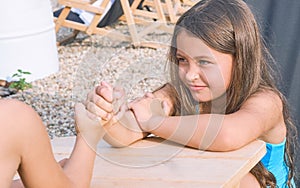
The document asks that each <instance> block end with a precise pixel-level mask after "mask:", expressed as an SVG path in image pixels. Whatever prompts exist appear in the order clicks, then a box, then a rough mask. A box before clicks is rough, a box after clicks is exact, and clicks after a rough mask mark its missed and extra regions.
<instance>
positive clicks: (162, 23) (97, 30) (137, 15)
mask: <svg viewBox="0 0 300 188" xmlns="http://www.w3.org/2000/svg"><path fill="white" fill-rule="evenodd" d="M109 1H110V0H103V1H102V3H101V4H100V5H98V6H94V5H93V3H94V2H95V0H93V1H88V0H59V1H58V2H59V4H61V5H63V6H64V8H63V10H62V11H61V13H60V15H59V16H58V18H54V19H55V24H56V28H55V29H56V32H58V31H59V29H60V28H61V27H67V28H72V29H74V33H73V35H72V36H71V38H73V37H76V35H77V34H78V32H79V31H82V32H85V33H87V34H88V35H92V34H100V35H107V36H108V37H111V38H113V39H118V40H122V41H128V42H131V43H132V44H133V45H134V46H145V47H152V48H157V47H158V46H161V45H162V44H158V43H157V42H153V41H146V40H144V39H143V36H145V35H147V34H149V33H151V32H154V31H155V30H156V29H163V30H165V31H167V32H169V33H171V32H172V31H173V27H172V26H168V25H167V21H166V16H165V13H164V10H163V9H164V8H163V6H164V5H163V4H162V2H161V0H145V1H148V2H150V1H152V4H151V6H152V8H153V9H154V10H153V11H151V12H149V11H148V10H141V9H138V6H139V5H140V4H141V3H143V2H142V0H132V1H131V2H132V4H131V5H130V3H129V0H116V1H120V2H121V6H122V10H123V13H124V15H123V16H122V18H121V20H124V21H126V23H127V26H128V30H129V35H126V34H124V33H121V32H119V31H117V30H116V29H109V28H107V27H98V23H99V22H100V20H101V17H102V16H103V14H104V13H105V8H106V6H107V5H108V3H109ZM72 8H77V9H80V10H84V11H87V12H91V13H94V16H93V19H92V21H91V22H90V24H88V25H86V24H84V23H78V22H75V21H71V20H67V19H66V18H67V16H68V15H69V13H70V11H71V9H72ZM136 24H143V25H145V26H146V28H145V29H143V30H142V31H140V32H138V31H137V28H136ZM68 39H69V38H67V40H68ZM64 41H65V40H64Z"/></svg>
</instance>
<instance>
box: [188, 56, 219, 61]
mask: <svg viewBox="0 0 300 188" xmlns="http://www.w3.org/2000/svg"><path fill="white" fill-rule="evenodd" d="M193 59H196V60H198V59H207V60H211V61H214V60H215V58H214V57H212V56H206V55H201V56H195V57H193Z"/></svg>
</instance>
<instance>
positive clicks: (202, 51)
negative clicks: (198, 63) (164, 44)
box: [176, 31, 215, 59]
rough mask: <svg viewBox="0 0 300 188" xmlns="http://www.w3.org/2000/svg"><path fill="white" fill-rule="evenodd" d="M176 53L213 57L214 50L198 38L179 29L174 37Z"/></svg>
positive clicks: (192, 56)
mask: <svg viewBox="0 0 300 188" xmlns="http://www.w3.org/2000/svg"><path fill="white" fill-rule="evenodd" d="M176 48H177V53H178V54H181V55H185V56H188V57H191V58H194V57H203V56H205V57H208V58H212V59H215V54H214V53H215V50H213V49H212V48H210V47H209V46H207V45H206V44H205V43H204V42H203V41H202V40H201V39H200V38H198V37H195V36H193V35H191V34H189V33H188V32H187V31H181V32H180V33H179V34H178V35H177V37H176Z"/></svg>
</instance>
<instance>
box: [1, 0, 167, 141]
mask: <svg viewBox="0 0 300 188" xmlns="http://www.w3.org/2000/svg"><path fill="white" fill-rule="evenodd" d="M53 2H54V3H53ZM53 2H52V4H53V5H56V3H55V1H53ZM114 27H115V28H116V29H118V30H120V31H122V32H126V31H127V30H126V29H127V26H126V25H124V24H122V23H118V24H116V25H115V26H114ZM138 29H143V28H142V27H140V28H138ZM69 32H71V31H70V29H61V31H59V32H58V34H57V38H61V37H63V36H65V35H67V34H68V33H69ZM147 38H148V39H153V40H157V41H159V42H165V43H167V44H168V43H170V39H171V35H170V34H167V33H163V32H158V33H154V34H153V35H148V36H147ZM57 50H58V59H59V66H60V68H59V72H57V73H55V74H53V75H50V76H48V77H45V78H43V79H40V80H36V81H34V82H32V83H31V84H32V88H30V89H27V90H25V91H23V92H18V93H15V94H12V93H11V94H10V95H9V96H6V98H15V99H18V100H21V101H24V102H25V103H27V104H29V105H30V106H32V107H33V108H34V109H35V110H36V111H37V112H38V114H39V115H40V116H41V118H42V121H43V122H44V124H45V126H46V129H47V131H48V134H49V137H50V138H54V137H63V136H72V135H75V134H76V132H75V128H74V105H75V103H77V102H83V101H84V100H85V98H86V96H87V93H88V91H90V90H91V89H93V88H94V87H95V86H96V85H97V84H99V82H100V81H102V80H105V81H107V82H109V83H110V84H112V85H114V86H116V85H118V86H121V87H123V88H124V89H125V91H126V93H127V100H128V101H130V100H133V99H134V98H136V97H139V96H142V95H143V94H144V93H145V92H148V91H151V90H153V89H155V88H157V87H159V86H160V85H161V84H163V83H164V82H166V81H167V80H168V78H167V76H166V74H165V70H164V67H165V63H166V62H167V53H168V49H167V48H159V49H150V48H134V47H132V45H131V44H130V43H127V42H122V41H116V40H112V39H110V38H108V37H106V36H99V35H92V36H87V35H86V34H82V33H81V34H80V35H79V36H78V37H77V38H76V39H75V40H74V41H72V42H71V43H69V44H66V45H61V46H58V47H57ZM28 71H30V70H28ZM7 92H8V91H7V89H5V88H3V87H0V94H1V93H3V95H7Z"/></svg>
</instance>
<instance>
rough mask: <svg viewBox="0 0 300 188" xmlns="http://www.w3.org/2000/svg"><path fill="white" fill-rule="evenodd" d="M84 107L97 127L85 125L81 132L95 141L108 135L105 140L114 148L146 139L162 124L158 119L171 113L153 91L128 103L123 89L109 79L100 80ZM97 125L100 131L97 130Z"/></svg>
mask: <svg viewBox="0 0 300 188" xmlns="http://www.w3.org/2000/svg"><path fill="white" fill-rule="evenodd" d="M85 108H86V110H87V111H88V114H89V115H90V117H92V119H94V120H97V121H98V126H92V128H89V127H86V128H84V130H80V128H79V132H81V131H84V132H85V135H84V136H89V137H93V138H94V139H89V140H90V141H92V142H95V140H97V139H99V138H102V137H103V136H104V134H105V136H104V139H105V141H107V142H108V143H109V144H111V145H112V146H115V147H123V146H128V145H129V144H131V143H133V142H135V141H137V140H140V139H142V138H144V137H145V136H147V135H148V132H150V131H151V130H153V129H155V128H157V126H159V124H160V123H159V122H158V121H157V118H160V120H162V119H163V118H162V117H164V116H166V115H167V114H169V107H168V105H167V103H166V102H165V101H163V100H162V99H158V98H157V97H156V96H155V95H154V94H152V93H147V94H145V95H144V96H143V97H141V98H138V99H136V100H134V101H133V102H131V103H128V104H127V102H126V101H125V93H124V91H123V90H121V89H117V88H113V87H112V86H110V85H109V84H108V83H106V82H101V83H100V85H99V86H96V87H95V88H94V89H93V90H92V91H91V92H89V94H88V96H87V99H86V102H85ZM154 119H155V121H154ZM153 122H155V123H153ZM78 127H80V125H79V126H78ZM95 127H98V129H101V131H96V130H95ZM103 130H104V131H103Z"/></svg>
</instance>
